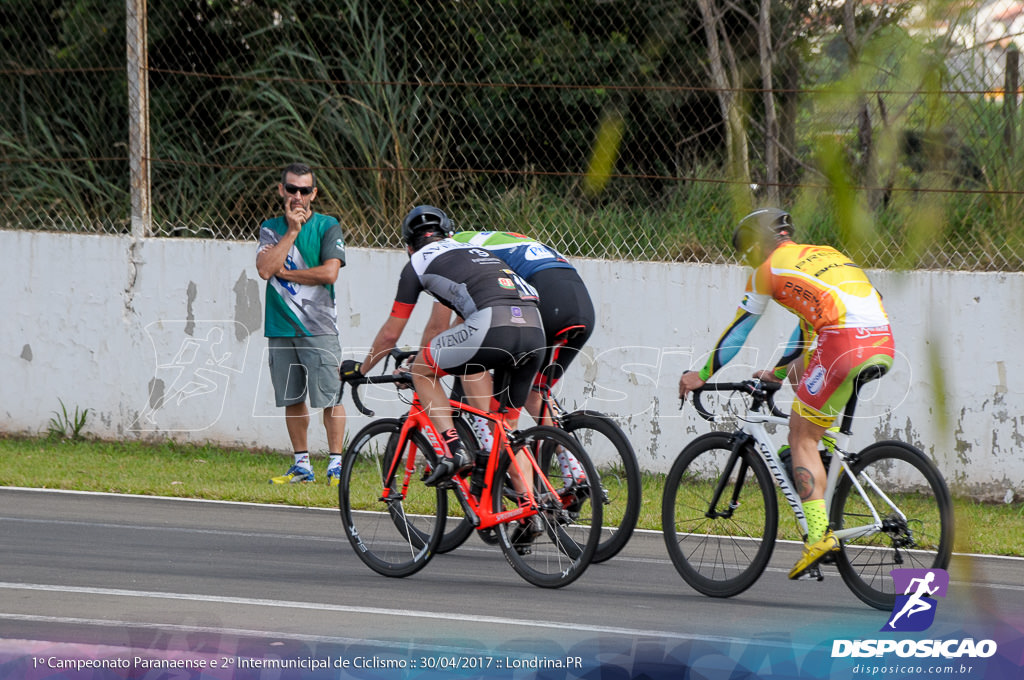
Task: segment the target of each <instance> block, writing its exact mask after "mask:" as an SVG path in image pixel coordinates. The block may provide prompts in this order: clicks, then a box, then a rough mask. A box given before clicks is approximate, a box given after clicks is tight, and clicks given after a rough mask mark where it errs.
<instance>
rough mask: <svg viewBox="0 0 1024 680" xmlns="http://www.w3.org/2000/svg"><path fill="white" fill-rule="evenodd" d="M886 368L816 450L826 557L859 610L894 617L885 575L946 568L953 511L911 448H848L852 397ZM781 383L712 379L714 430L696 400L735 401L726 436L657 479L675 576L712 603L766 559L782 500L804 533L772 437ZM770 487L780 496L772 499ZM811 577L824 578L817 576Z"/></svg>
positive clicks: (934, 475)
mask: <svg viewBox="0 0 1024 680" xmlns="http://www.w3.org/2000/svg"><path fill="white" fill-rule="evenodd" d="M884 372H885V370H884V368H882V367H870V368H868V369H866V370H865V371H864V372H862V373H861V375H860V376H858V379H857V380H856V382H855V386H854V391H853V396H852V397H851V398H850V401H849V402H848V403H847V405H846V410H845V412H844V414H843V417H842V420H841V425H840V427H839V432H838V433H836V434H835V436H834V439H835V446H834V448H833V450H832V451H823V452H822V458H823V462H825V467H826V470H827V472H828V475H827V479H826V491H825V502H826V508H827V512H828V517H829V526H830V527H831V528H832V530H833V531H834V532H835V534H836V536H837V537H838V538H839V540H840V546H841V547H840V550H839V551H838V552H835V553H830V554H829V555H827V556H826V557H825V558H823V560H822V562H821V564H824V565H829V564H833V565H834V566H835V567H836V569H838V571H839V574H840V575H841V576H842V578H843V581H845V583H846V584H847V586H848V587H849V588H850V589H851V590H852V591H853V593H854V594H855V595H856V596H857V597H859V598H860V599H861V600H862V601H864V602H865V603H867V604H869V605H871V606H872V607H876V608H878V609H883V610H889V609H892V607H893V604H894V602H895V599H896V593H895V592H894V588H893V580H892V577H891V575H890V572H891V570H892V569H896V568H933V569H934V568H939V569H944V568H946V567H947V566H948V565H949V558H950V555H951V553H952V547H953V505H952V500H951V499H950V494H949V490H948V489H947V487H946V483H945V481H944V480H943V478H942V474H941V473H940V472H939V470H938V468H936V466H935V465H934V463H932V461H931V460H930V459H929V458H928V457H927V456H925V455H924V453H922V452H921V451H920V450H919V449H917V448H916V447H914V446H911V445H910V444H907V443H906V442H901V441H896V440H885V441H878V442H875V443H873V444H871V445H869V446H867V447H866V448H864V449H863V450H861V451H859V452H856V453H854V452H850V451H847V450H846V447H847V445H848V443H849V439H850V435H851V425H852V423H853V413H854V410H855V408H856V404H857V397H858V394H859V392H860V389H861V387H862V386H863V385H864V383H866V382H868V381H869V380H872V379H874V378H877V377H880V376H881V375H882V374H884ZM780 387H781V384H779V383H770V382H762V381H759V380H745V381H742V382H730V383H708V384H706V385H704V386H703V387H702V388H701V389H699V390H696V391H694V393H693V403H694V406H696V408H697V412H698V413H699V414H700V415H701V417H703V418H704V419H706V420H708V421H711V422H717V421H720V420H722V417H721V416H720V415H715V414H714V413H712V412H711V411H709V410H708V409H707V408H706V407H705V405H704V403H703V402H702V397H703V396H705V395H707V393H710V392H717V393H729V394H728V396H729V397H730V401H729V403H728V405H730V406H732V407H735V406H736V404H737V402H738V403H739V404H740V408H739V413H737V414H736V415H735V416H733V417H734V418H735V419H736V420H737V421H738V427H737V429H736V430H735V431H732V432H710V433H708V434H705V435H702V436H700V437H698V438H697V439H695V440H694V441H692V442H691V443H690V444H689V445H688V446H686V448H684V449H683V451H682V452H681V453H680V454H679V457H678V458H677V459H676V461H675V463H674V464H673V465H672V469H671V470H670V472H669V474H668V477H667V479H666V481H665V492H664V496H663V497H662V531H663V533H664V537H665V544H666V547H667V548H668V553H669V556H670V557H671V558H672V563H673V564H674V565H675V567H676V570H677V571H678V572H679V574H680V575H681V576H682V577H683V579H684V580H685V581H686V582H687V583H688V584H690V585H691V586H692V587H693V588H694V589H696V590H697V591H699V592H701V593H703V594H705V595H709V596H711V597H732V596H733V595H738V594H739V593H742V592H743V591H744V590H746V589H747V588H749V587H750V586H751V585H753V584H754V582H755V581H757V579H758V578H759V577H760V575H761V573H762V572H763V571H764V569H765V567H766V566H767V565H768V561H769V559H770V558H771V554H772V550H773V548H774V546H775V540H776V534H777V531H778V503H779V501H780V496H781V499H782V500H783V501H784V502H786V503H788V504H789V506H790V507H791V508H792V510H793V513H794V515H795V517H796V522H797V525H798V526H799V530H800V533H801V536H806V534H807V520H806V518H805V517H804V513H803V509H802V505H801V503H800V498H799V496H798V494H797V492H796V488H795V485H794V484H793V482H792V480H791V473H788V472H787V471H786V464H785V463H784V462H783V460H782V459H781V458H780V457H779V455H778V453H777V451H778V448H777V447H776V445H775V444H773V443H772V440H771V436H770V435H769V433H768V427H769V426H770V425H776V426H782V427H787V426H788V423H789V418H788V416H787V415H786V414H784V413H782V412H781V411H780V410H779V409H778V408H777V407H776V406H775V403H774V395H775V393H776V391H778V389H779V388H780ZM776 485H777V486H778V490H779V491H778V493H777V492H776ZM816 576H817V577H818V579H819V580H820V579H821V578H822V577H821V574H820V571H818V572H817V574H816Z"/></svg>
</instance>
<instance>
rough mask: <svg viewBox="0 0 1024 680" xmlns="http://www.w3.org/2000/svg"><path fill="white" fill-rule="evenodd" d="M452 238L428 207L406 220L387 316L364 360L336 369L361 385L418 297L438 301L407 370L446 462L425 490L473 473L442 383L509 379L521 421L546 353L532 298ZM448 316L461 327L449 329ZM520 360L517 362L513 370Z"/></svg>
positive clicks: (496, 264)
mask: <svg viewBox="0 0 1024 680" xmlns="http://www.w3.org/2000/svg"><path fill="white" fill-rule="evenodd" d="M451 232H452V229H451V221H450V220H449V219H448V216H447V215H446V214H445V213H444V212H442V211H441V210H439V209H438V208H435V207H433V206H429V205H421V206H417V207H416V208H414V209H413V210H412V211H411V212H410V213H409V214H408V215H406V217H405V219H404V220H403V221H402V239H403V240H404V241H405V243H406V245H407V246H408V250H409V255H410V257H409V263H408V264H407V265H406V266H405V268H404V269H403V270H402V274H401V276H400V278H399V282H398V292H397V294H396V295H395V301H394V304H393V305H392V307H391V315H390V316H389V317H388V319H387V321H385V322H384V325H383V326H381V328H380V330H379V331H378V332H377V335H376V337H375V338H374V340H373V344H372V346H371V347H370V351H369V353H368V354H367V355H366V358H365V359H363V361H362V362H355V361H352V360H348V361H345V362H343V363H342V367H341V377H342V378H343V379H345V380H349V379H353V378H358V377H362V375H363V374H364V373H365V372H366V371H368V370H369V369H370V368H372V367H373V366H374V365H375V364H377V363H378V362H379V361H380V360H381V359H383V358H384V357H385V356H387V353H388V351H389V350H390V349H391V348H392V347H394V346H395V344H396V343H397V342H398V340H399V338H400V337H401V335H402V331H403V330H404V329H405V325H406V323H407V322H408V321H409V317H410V315H411V314H412V310H413V308H414V307H415V305H416V301H417V299H418V298H419V294H420V292H421V291H426V292H428V293H430V294H431V295H432V296H434V297H435V298H436V299H437V303H435V305H434V309H433V311H432V312H431V315H430V320H429V321H428V322H427V326H426V329H425V330H424V333H423V337H424V342H423V345H424V346H423V350H422V351H421V352H420V353H419V354H418V355H417V356H416V360H415V361H414V362H413V365H412V369H411V372H412V375H413V387H414V388H415V389H416V393H417V394H418V395H419V398H420V401H421V402H422V403H423V407H424V408H425V409H426V411H427V414H428V415H429V416H430V419H431V422H433V424H434V427H435V428H437V430H438V431H439V432H441V433H442V437H443V439H444V440H445V443H446V444H447V446H448V450H449V453H450V454H451V455H450V456H449V457H448V458H445V459H444V460H442V461H441V463H440V464H439V465H438V466H437V467H436V468H435V469H434V472H433V473H432V474H431V476H430V477H428V478H427V480H426V483H427V484H428V485H434V484H438V483H440V482H443V481H446V480H448V479H450V478H451V477H452V475H454V474H456V473H458V472H462V471H465V470H466V469H468V468H469V467H470V466H471V465H472V460H471V458H470V456H469V454H468V453H467V452H466V451H465V450H464V449H463V447H462V444H461V443H460V442H459V438H458V435H457V434H456V431H455V424H454V422H453V421H452V411H451V407H450V406H449V403H448V397H447V395H446V393H445V390H444V387H443V385H442V384H441V381H440V380H439V378H440V377H441V376H443V375H447V374H451V375H466V374H469V373H479V372H480V371H481V370H491V369H499V370H507V371H509V378H510V380H509V386H508V394H507V395H506V402H507V404H508V405H509V407H510V409H512V410H513V412H514V417H516V418H518V412H519V409H521V408H522V406H523V404H524V403H525V402H526V398H527V396H528V395H529V393H530V387H531V384H532V382H533V377H534V375H536V373H537V371H538V370H539V369H540V367H541V362H542V360H543V348H544V345H545V339H544V328H543V325H542V323H541V319H540V312H539V311H538V309H537V304H536V300H537V292H536V291H535V290H534V289H533V288H532V287H531V286H530V285H529V284H527V283H526V282H525V281H524V280H523V279H522V278H521V277H519V276H518V275H517V274H516V273H515V272H513V271H512V270H511V269H509V268H508V265H506V264H505V263H504V262H503V261H502V260H501V259H500V258H498V257H496V256H494V255H493V254H491V253H490V252H488V251H486V250H484V249H483V248H476V247H473V246H471V245H466V244H461V243H457V242H455V241H453V240H452V239H451V238H450V237H449V236H450V234H451ZM453 311H454V312H455V313H456V314H457V315H458V316H459V317H461V318H462V319H463V321H462V322H461V323H459V324H457V325H455V326H451V327H449V321H450V319H451V314H452V312H453ZM531 352H532V353H533V354H532V355H531V356H526V355H528V354H529V353H531ZM517 357H519V358H521V359H522V360H521V361H520V362H519V363H518V364H514V363H513V360H514V359H515V358H517ZM508 417H509V418H512V417H513V414H512V413H510V414H509V416H508Z"/></svg>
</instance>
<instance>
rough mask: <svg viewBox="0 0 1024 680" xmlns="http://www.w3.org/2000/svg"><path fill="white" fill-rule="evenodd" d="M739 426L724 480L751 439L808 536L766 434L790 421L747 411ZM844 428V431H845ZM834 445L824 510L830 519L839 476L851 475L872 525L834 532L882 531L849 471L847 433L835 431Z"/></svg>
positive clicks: (840, 534)
mask: <svg viewBox="0 0 1024 680" xmlns="http://www.w3.org/2000/svg"><path fill="white" fill-rule="evenodd" d="M738 418H739V420H740V425H739V428H738V430H737V433H742V434H744V435H746V437H740V438H738V441H737V442H736V444H735V446H734V448H733V455H732V456H731V457H730V459H729V462H728V463H727V465H726V469H725V474H724V475H723V478H722V479H723V480H724V479H725V478H727V477H728V475H729V474H731V473H732V470H733V467H734V466H735V462H736V458H737V456H738V453H739V447H742V446H743V445H744V444H745V443H746V442H747V441H749V440H753V443H754V445H755V446H754V449H755V450H756V451H757V454H758V455H759V456H760V457H761V460H763V461H764V463H765V465H767V466H768V470H769V472H770V473H771V475H772V477H774V478H775V483H776V484H778V485H779V488H780V489H781V490H782V495H783V496H784V497H785V498H786V502H787V503H789V506H790V508H791V509H792V510H793V514H794V515H795V516H796V520H797V524H799V526H800V531H801V532H802V534H803V535H805V536H806V535H807V517H806V516H805V515H804V512H803V503H802V502H801V501H800V497H799V495H798V494H797V492H796V489H795V488H794V485H793V482H792V480H790V479H788V478H787V476H786V473H785V471H784V469H783V465H782V461H781V460H780V459H779V456H778V453H777V450H778V449H777V448H776V447H775V445H774V444H773V442H772V440H771V437H770V436H769V434H768V430H767V427H766V426H767V425H781V426H784V427H788V426H789V418H788V417H785V416H778V415H773V414H771V413H764V412H761V411H760V410H750V411H748V412H747V413H745V414H743V415H742V416H738ZM844 429H845V428H844ZM835 439H836V445H835V450H834V452H833V455H832V460H831V461H830V463H829V465H828V469H827V470H826V473H827V474H826V483H825V506H826V508H825V510H826V513H828V516H829V517H831V513H832V501H833V498H834V496H835V492H836V488H837V487H838V485H839V479H840V476H841V475H842V473H843V472H844V471H845V472H846V474H847V475H849V476H850V481H851V482H852V484H853V486H854V488H855V489H856V490H857V493H858V494H859V495H860V497H861V498H862V499H863V500H864V503H865V505H866V506H867V507H868V508H869V510H870V511H871V516H872V519H873V522H872V523H871V524H864V525H861V526H857V527H849V528H843V529H836V530H834V533H835V535H836V537H837V538H838V539H839V540H840V541H844V540H848V539H856V538H860V537H862V536H868V535H870V534H873V533H876V532H878V531H881V530H882V529H883V523H882V518H881V517H880V516H879V514H878V511H877V509H876V508H875V506H874V504H873V503H872V502H871V499H870V498H868V495H867V493H865V491H864V487H862V486H861V483H860V481H859V480H858V479H857V476H856V475H854V474H853V473H852V471H851V470H850V462H849V461H850V454H849V453H848V452H847V451H846V446H847V445H848V443H849V434H848V433H847V432H845V431H840V432H837V433H836V435H835ZM865 481H866V483H867V484H868V486H870V487H871V489H872V490H873V491H875V493H877V494H878V495H879V496H880V497H881V498H883V499H884V500H885V502H886V503H887V504H888V506H889V508H890V509H892V511H893V512H895V513H897V514H898V515H899V516H900V518H901V519H903V520H906V515H905V514H904V513H903V512H902V511H901V510H900V509H899V508H898V507H897V506H896V504H895V503H893V501H892V500H891V499H890V498H889V497H888V496H887V495H886V494H885V493H883V492H882V490H881V489H880V488H879V487H878V485H876V484H875V483H874V481H873V480H871V478H870V477H867V476H865ZM720 493H721V491H720V489H719V491H718V492H716V494H715V496H714V498H713V499H712V505H711V506H710V507H715V506H716V505H717V503H718V500H719V494H720Z"/></svg>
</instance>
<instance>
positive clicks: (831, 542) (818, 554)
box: [789, 529, 839, 579]
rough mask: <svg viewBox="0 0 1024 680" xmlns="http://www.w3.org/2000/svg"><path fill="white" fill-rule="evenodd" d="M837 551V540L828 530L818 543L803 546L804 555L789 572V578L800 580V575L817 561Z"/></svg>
mask: <svg viewBox="0 0 1024 680" xmlns="http://www.w3.org/2000/svg"><path fill="white" fill-rule="evenodd" d="M837 550H839V539H838V538H836V535H835V534H833V533H832V530H831V529H829V530H828V531H826V532H825V535H824V536H822V537H821V540H820V541H818V542H817V543H812V544H810V545H805V546H804V554H803V555H802V556H801V557H800V559H799V560H797V563H796V564H795V565H793V568H792V569H790V570H789V577H790V578H793V579H795V578H800V575H801V574H803V573H804V572H805V571H807V570H808V569H810V568H811V567H813V566H814V565H815V564H817V563H818V560H820V559H821V558H822V557H824V556H825V555H827V554H829V553H830V552H835V551H837Z"/></svg>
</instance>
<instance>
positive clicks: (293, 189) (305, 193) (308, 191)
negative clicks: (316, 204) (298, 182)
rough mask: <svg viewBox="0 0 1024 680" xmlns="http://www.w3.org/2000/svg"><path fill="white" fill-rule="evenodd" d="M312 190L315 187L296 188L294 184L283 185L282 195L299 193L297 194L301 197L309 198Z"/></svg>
mask: <svg viewBox="0 0 1024 680" xmlns="http://www.w3.org/2000/svg"><path fill="white" fill-rule="evenodd" d="M314 188H315V187H297V186H295V185H294V184H285V185H284V193H286V194H294V193H299V194H302V195H303V196H309V195H310V194H311V193H313V189H314Z"/></svg>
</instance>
